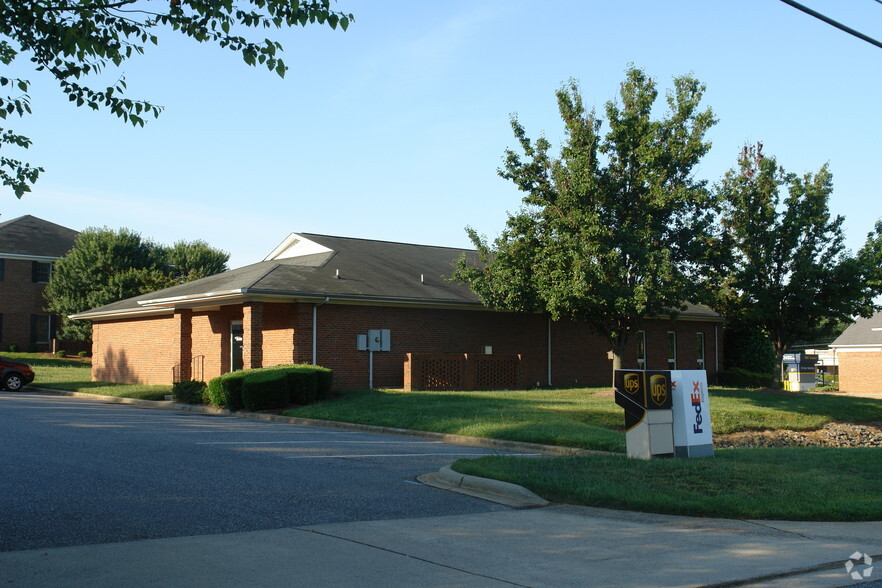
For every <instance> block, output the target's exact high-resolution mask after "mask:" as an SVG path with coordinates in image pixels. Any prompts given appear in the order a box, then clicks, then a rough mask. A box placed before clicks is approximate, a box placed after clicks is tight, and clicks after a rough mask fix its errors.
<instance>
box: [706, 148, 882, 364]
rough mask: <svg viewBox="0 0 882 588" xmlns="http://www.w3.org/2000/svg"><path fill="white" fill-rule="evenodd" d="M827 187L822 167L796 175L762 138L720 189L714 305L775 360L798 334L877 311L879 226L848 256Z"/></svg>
mask: <svg viewBox="0 0 882 588" xmlns="http://www.w3.org/2000/svg"><path fill="white" fill-rule="evenodd" d="M832 192H833V176H832V174H831V173H830V170H829V169H828V166H827V165H824V166H822V167H821V168H820V169H819V170H818V171H817V173H814V174H811V173H807V174H805V175H804V176H802V177H799V176H798V175H796V174H793V173H788V172H786V171H785V170H784V168H783V167H781V166H779V165H778V163H777V161H776V159H775V158H774V157H767V156H766V155H765V154H764V153H763V150H762V144H757V145H756V146H747V147H744V148H743V149H742V151H741V154H740V156H739V159H738V166H737V168H735V169H732V170H730V171H729V172H728V173H727V174H726V176H725V177H724V178H723V180H722V181H721V182H720V184H719V186H718V187H717V196H718V198H719V202H720V208H721V217H720V231H721V234H720V236H719V240H718V241H716V243H717V246H718V247H719V248H720V249H719V252H720V254H719V256H718V260H719V261H720V262H721V263H722V266H721V267H722V268H723V271H722V273H721V274H720V275H719V276H718V277H717V280H718V286H717V296H716V299H715V301H714V302H713V305H714V306H715V307H716V308H717V309H718V310H719V312H721V313H722V314H723V315H724V316H725V317H726V318H727V319H729V320H730V321H732V322H734V323H736V324H741V325H747V326H753V327H758V328H760V329H762V330H763V331H764V332H765V333H766V334H767V335H768V337H769V340H770V341H771V344H772V347H773V349H774V351H775V356H776V365H777V366H779V367H780V365H781V359H782V357H783V355H784V351H785V350H786V349H787V348H788V347H789V346H790V345H792V344H793V343H794V342H796V341H797V340H801V339H811V338H812V337H814V336H816V335H818V334H820V333H823V332H825V331H829V330H830V329H831V327H834V326H835V325H836V324H837V323H840V322H842V321H850V320H851V319H852V317H854V316H856V315H862V316H869V315H870V314H872V312H873V311H874V310H876V309H877V307H876V305H875V304H874V301H873V299H874V297H875V296H877V295H879V294H880V292H882V288H880V286H882V284H880V282H879V275H880V274H879V272H880V266H879V259H874V255H877V256H878V252H879V251H882V231H880V228H882V226H880V225H877V227H876V231H875V232H874V233H870V234H869V235H868V236H867V243H866V245H865V246H864V248H863V249H862V250H861V251H860V252H859V253H858V255H856V256H855V255H852V254H851V253H850V252H849V251H848V250H847V249H846V248H845V245H844V236H843V231H842V223H843V220H844V219H843V217H841V216H833V215H832V214H831V213H830V210H829V200H830V195H831V193H832ZM775 373H776V377H777V374H778V370H777V369H776V370H775Z"/></svg>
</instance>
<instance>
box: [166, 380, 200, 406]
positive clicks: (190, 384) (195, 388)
mask: <svg viewBox="0 0 882 588" xmlns="http://www.w3.org/2000/svg"><path fill="white" fill-rule="evenodd" d="M204 391H205V382H200V381H198V380H184V381H182V382H175V383H174V384H172V397H173V398H174V399H175V402H183V403H185V404H202V393H203V392H204Z"/></svg>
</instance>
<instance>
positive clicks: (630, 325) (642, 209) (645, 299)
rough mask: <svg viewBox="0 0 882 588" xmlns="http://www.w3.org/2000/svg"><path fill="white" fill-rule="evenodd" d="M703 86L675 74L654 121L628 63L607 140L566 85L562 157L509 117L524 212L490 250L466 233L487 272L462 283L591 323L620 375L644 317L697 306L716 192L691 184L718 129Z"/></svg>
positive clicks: (508, 303) (514, 304) (518, 304)
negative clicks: (710, 136)
mask: <svg viewBox="0 0 882 588" xmlns="http://www.w3.org/2000/svg"><path fill="white" fill-rule="evenodd" d="M704 89H705V88H704V86H703V85H702V84H701V83H699V82H698V81H697V80H695V79H694V78H692V77H689V76H681V77H676V78H674V87H673V90H672V91H670V92H669V93H668V94H667V107H668V109H667V112H666V113H665V114H664V116H663V117H661V118H658V119H654V118H653V116H652V110H653V106H654V105H655V103H656V98H657V96H658V91H657V90H656V84H655V82H654V81H653V80H652V79H651V78H650V77H648V76H647V75H646V74H645V73H644V72H643V71H642V70H640V69H637V68H634V67H630V68H629V69H628V70H627V75H626V79H625V81H624V82H623V83H622V84H621V89H620V100H619V101H610V102H607V104H606V108H605V112H606V124H607V126H608V129H607V131H606V133H605V134H601V128H602V125H603V121H602V120H601V119H599V118H598V117H597V116H595V113H594V112H593V111H587V110H586V109H585V107H584V105H583V101H582V95H581V93H580V89H579V87H578V85H577V84H576V83H575V82H572V81H571V82H570V83H569V85H568V86H565V87H563V88H561V89H560V90H559V91H558V92H557V103H558V108H559V110H560V116H561V118H562V119H563V122H564V125H565V129H566V138H565V141H564V143H563V145H562V146H561V147H560V156H559V157H555V156H554V155H552V153H551V152H550V150H551V144H550V143H549V141H548V140H546V139H545V138H544V137H540V138H539V139H537V140H535V141H533V140H531V139H530V138H529V137H528V136H527V133H526V131H525V130H524V128H523V126H521V124H520V123H519V121H518V120H517V118H516V117H513V118H512V123H511V124H512V129H513V130H514V135H515V137H516V138H517V141H518V143H519V144H520V151H515V150H512V149H509V150H507V151H506V153H505V160H504V166H503V168H502V169H500V170H499V174H500V175H501V176H502V177H503V178H506V179H508V180H511V181H512V182H514V184H515V185H516V186H517V187H518V189H520V190H521V191H522V192H524V193H525V196H524V198H523V204H524V206H523V207H522V208H521V210H520V211H519V212H518V213H516V214H509V217H508V221H507V223H506V228H505V230H504V231H503V233H502V234H501V236H500V237H498V238H497V239H496V240H495V241H494V242H493V243H492V244H489V243H488V242H487V241H486V239H485V238H483V237H480V236H479V235H477V234H476V233H475V231H474V230H472V229H467V231H468V233H469V236H470V238H471V239H472V242H473V243H474V244H475V247H476V248H477V249H478V253H479V259H480V264H479V265H472V264H469V263H468V261H467V260H466V259H465V258H463V259H461V260H460V261H459V264H458V267H457V270H456V273H455V277H456V278H458V279H460V280H462V281H464V282H467V283H468V284H469V285H470V286H471V288H472V290H473V291H474V292H475V293H477V295H478V296H479V297H480V299H481V301H482V302H483V303H484V304H486V305H488V306H490V307H492V308H497V309H501V310H510V311H521V312H544V313H547V314H548V315H550V316H551V318H552V319H554V320H557V319H560V318H570V319H573V320H579V321H584V322H586V323H587V324H589V325H590V326H591V327H593V329H594V330H595V331H596V332H597V333H598V334H599V335H601V336H603V337H605V338H606V340H607V341H608V342H609V345H610V348H611V349H612V352H613V368H614V369H617V368H619V367H621V361H622V356H623V354H624V351H625V349H626V345H627V343H628V341H629V338H630V336H631V335H632V334H634V333H635V331H636V330H638V329H639V328H640V325H641V323H642V321H644V320H645V319H646V318H648V317H658V316H671V317H674V316H676V314H677V312H678V311H679V310H681V309H682V308H683V303H684V302H686V301H689V300H695V299H696V295H697V292H698V284H699V282H700V279H699V278H700V277H701V275H703V272H702V266H701V260H702V259H703V258H702V252H703V251H704V245H705V241H706V239H707V238H708V234H709V227H710V223H711V222H712V214H711V212H712V207H711V197H710V194H709V191H708V190H707V189H706V187H705V185H704V182H702V181H699V180H697V179H695V178H694V176H693V169H694V168H695V166H696V164H698V162H699V160H700V159H701V157H702V156H703V155H704V154H705V153H707V151H708V149H709V148H710V143H709V142H708V141H707V140H705V133H706V132H707V130H708V129H709V128H710V127H711V126H712V125H713V124H714V123H715V119H714V115H713V113H712V111H711V109H710V108H703V107H702V106H701V104H700V103H701V98H702V94H703V93H704Z"/></svg>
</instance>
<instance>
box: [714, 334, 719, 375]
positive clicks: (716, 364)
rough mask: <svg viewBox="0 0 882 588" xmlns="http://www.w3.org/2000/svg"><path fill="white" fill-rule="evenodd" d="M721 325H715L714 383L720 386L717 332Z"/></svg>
mask: <svg viewBox="0 0 882 588" xmlns="http://www.w3.org/2000/svg"><path fill="white" fill-rule="evenodd" d="M718 329H719V325H716V324H715V325H714V383H715V384H719V383H720V382H719V377H720V344H719V341H718V340H717V339H718V337H717V330H718Z"/></svg>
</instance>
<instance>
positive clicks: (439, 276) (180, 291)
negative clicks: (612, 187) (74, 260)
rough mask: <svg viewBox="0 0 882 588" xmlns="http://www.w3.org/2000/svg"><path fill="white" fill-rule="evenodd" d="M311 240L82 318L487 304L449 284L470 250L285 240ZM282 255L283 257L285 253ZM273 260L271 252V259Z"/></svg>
mask: <svg viewBox="0 0 882 588" xmlns="http://www.w3.org/2000/svg"><path fill="white" fill-rule="evenodd" d="M291 241H293V242H294V243H295V244H296V243H306V244H307V247H306V249H304V250H303V251H305V252H307V253H309V254H308V255H299V256H297V257H285V255H286V254H285V253H284V251H285V247H284V245H285V243H283V245H282V246H280V247H279V248H278V249H277V251H276V252H274V254H277V255H278V256H277V257H276V258H275V259H269V260H267V261H262V262H259V263H255V264H252V265H248V266H245V267H242V268H238V269H235V270H232V271H228V272H224V273H222V274H217V275H214V276H209V277H207V278H202V279H200V280H195V281H193V282H188V283H186V284H181V285H179V286H173V287H171V288H166V289H165V290H159V291H157V292H152V293H150V294H145V295H142V296H138V297H135V298H130V299H128V300H122V301H120V302H115V303H113V304H109V305H107V306H103V307H101V308H97V309H93V310H90V311H87V312H84V313H80V314H78V315H76V317H77V318H100V317H110V316H114V315H117V316H118V315H120V314H125V313H129V312H132V313H137V312H139V311H140V312H145V311H148V310H151V309H152V310H154V311H158V310H160V309H163V308H166V309H170V308H171V307H172V306H173V305H174V306H187V305H191V306H196V305H198V304H199V303H202V304H217V303H218V302H220V303H224V301H225V300H229V302H228V303H230V304H233V303H240V302H242V301H243V300H244V299H264V300H267V299H281V300H284V299H288V300H297V299H311V300H316V299H323V298H325V297H329V298H331V299H332V300H336V301H350V302H351V301H357V302H367V303H371V302H373V303H380V304H383V303H385V304H408V305H409V304H416V305H436V306H447V305H457V306H460V305H462V306H472V307H476V308H479V307H480V300H479V299H478V297H477V296H476V295H475V294H474V293H473V292H472V291H471V289H470V288H469V287H468V286H467V285H466V284H462V283H458V282H450V281H448V278H449V277H450V276H452V275H453V272H454V269H455V265H456V260H458V259H459V258H460V257H461V256H462V255H465V256H466V257H467V258H469V259H470V260H471V261H472V262H475V263H476V262H477V253H476V252H475V251H473V250H469V249H456V248H450V247H435V246H430V245H414V244H409V243H394V242H389V241H373V240H368V239H354V238H349V237H331V236H327V235H315V234H310V233H299V234H297V235H292V236H291V237H289V239H288V241H286V243H288V242H291ZM280 252H281V253H280ZM271 255H272V254H271ZM687 306H688V308H687V310H685V311H684V312H683V313H681V316H682V317H683V318H689V317H692V318H698V319H712V320H713V319H716V320H719V315H717V314H716V313H714V312H713V311H711V310H710V309H708V308H707V307H704V306H696V305H691V304H690V305H687Z"/></svg>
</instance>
